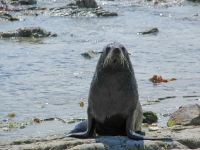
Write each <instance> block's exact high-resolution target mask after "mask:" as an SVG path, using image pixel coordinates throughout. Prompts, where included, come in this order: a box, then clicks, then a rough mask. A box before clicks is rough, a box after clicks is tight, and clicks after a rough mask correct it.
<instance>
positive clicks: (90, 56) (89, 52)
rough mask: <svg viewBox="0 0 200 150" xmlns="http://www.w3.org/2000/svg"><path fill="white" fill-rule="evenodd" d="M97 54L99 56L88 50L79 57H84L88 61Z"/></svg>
mask: <svg viewBox="0 0 200 150" xmlns="http://www.w3.org/2000/svg"><path fill="white" fill-rule="evenodd" d="M97 54H99V52H95V51H93V50H90V51H87V52H85V53H82V54H81V55H82V56H83V57H85V58H86V59H90V58H93V57H94V56H96V55H97Z"/></svg>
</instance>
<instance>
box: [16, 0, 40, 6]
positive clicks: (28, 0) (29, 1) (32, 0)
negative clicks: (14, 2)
mask: <svg viewBox="0 0 200 150" xmlns="http://www.w3.org/2000/svg"><path fill="white" fill-rule="evenodd" d="M18 3H19V4H21V5H33V4H36V3H37V1H36V0H18Z"/></svg>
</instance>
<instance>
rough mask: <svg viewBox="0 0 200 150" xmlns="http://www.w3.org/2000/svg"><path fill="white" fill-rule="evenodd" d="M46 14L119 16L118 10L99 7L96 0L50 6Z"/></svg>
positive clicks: (79, 0) (82, 0)
mask: <svg viewBox="0 0 200 150" xmlns="http://www.w3.org/2000/svg"><path fill="white" fill-rule="evenodd" d="M45 13H46V14H49V15H53V16H73V17H82V16H86V17H94V16H117V15H118V14H117V13H116V12H110V11H106V10H104V9H103V8H102V7H98V5H97V3H96V1H95V0H76V1H74V2H72V3H69V4H67V5H66V6H61V7H55V8H50V9H49V10H46V11H45Z"/></svg>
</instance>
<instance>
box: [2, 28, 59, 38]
mask: <svg viewBox="0 0 200 150" xmlns="http://www.w3.org/2000/svg"><path fill="white" fill-rule="evenodd" d="M51 35H53V36H52V37H54V36H55V34H51V32H47V31H46V30H44V29H42V28H40V27H29V28H23V29H21V28H20V29H18V30H12V31H6V32H0V37H1V38H11V37H35V38H37V37H48V36H51Z"/></svg>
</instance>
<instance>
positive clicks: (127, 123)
mask: <svg viewBox="0 0 200 150" xmlns="http://www.w3.org/2000/svg"><path fill="white" fill-rule="evenodd" d="M100 53H101V56H100V58H99V60H98V63H97V66H96V71H95V73H94V76H93V79H92V83H91V85H90V91H89V98H88V109H87V114H88V119H86V120H84V121H82V122H80V123H79V124H78V125H76V126H75V128H74V129H73V130H72V131H70V132H69V133H68V134H66V135H65V136H64V137H76V138H88V137H91V136H93V135H94V134H95V133H96V134H98V135H111V136H116V135H123V136H128V137H129V138H130V139H133V140H171V139H170V138H151V137H145V136H143V135H140V134H138V133H137V132H140V131H141V125H142V120H143V111H142V107H141V104H140V102H139V95H138V87H137V83H136V79H135V74H134V70H133V67H132V64H131V61H130V58H129V53H128V51H127V50H126V48H125V47H124V46H123V45H122V44H119V43H111V44H108V45H107V46H105V47H104V49H103V51H102V52H100Z"/></svg>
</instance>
